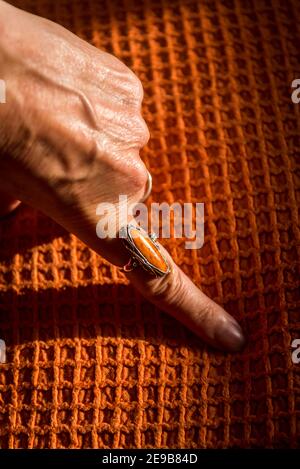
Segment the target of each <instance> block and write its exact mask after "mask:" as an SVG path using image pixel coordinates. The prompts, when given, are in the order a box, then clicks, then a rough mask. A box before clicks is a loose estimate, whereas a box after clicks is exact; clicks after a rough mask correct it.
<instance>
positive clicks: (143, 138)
mask: <svg viewBox="0 0 300 469" xmlns="http://www.w3.org/2000/svg"><path fill="white" fill-rule="evenodd" d="M134 128H135V132H136V134H137V139H138V145H139V147H140V148H142V147H143V146H145V145H147V143H148V141H149V139H150V132H149V129H148V126H147V124H146V122H145V120H144V119H143V117H142V116H141V114H140V115H138V116H137V117H136V119H135V124H134Z"/></svg>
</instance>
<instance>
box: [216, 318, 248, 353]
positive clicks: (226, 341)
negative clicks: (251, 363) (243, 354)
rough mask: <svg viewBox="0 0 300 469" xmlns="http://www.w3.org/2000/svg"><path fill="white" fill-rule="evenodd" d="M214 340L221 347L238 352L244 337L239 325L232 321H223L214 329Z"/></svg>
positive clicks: (242, 346) (241, 347)
mask: <svg viewBox="0 0 300 469" xmlns="http://www.w3.org/2000/svg"><path fill="white" fill-rule="evenodd" d="M215 340H216V342H217V345H218V346H219V347H221V348H222V349H225V350H228V351H230V352H240V351H241V350H242V349H243V348H244V346H245V344H246V339H245V336H244V334H243V331H242V328H241V326H240V325H239V324H238V323H237V322H236V321H235V320H234V321H224V322H223V323H222V324H221V325H220V326H219V327H218V328H217V330H216V334H215Z"/></svg>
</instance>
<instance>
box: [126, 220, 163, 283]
mask: <svg viewBox="0 0 300 469" xmlns="http://www.w3.org/2000/svg"><path fill="white" fill-rule="evenodd" d="M120 238H122V239H123V243H124V245H125V247H126V249H128V251H129V252H130V253H131V257H130V259H129V261H128V262H127V264H125V265H124V267H123V268H122V271H123V272H131V271H132V270H134V269H135V268H136V267H138V266H141V267H143V269H144V270H146V271H147V272H148V273H151V274H152V275H154V276H156V277H163V276H164V275H167V274H168V273H170V271H171V269H170V266H169V264H168V262H167V260H166V258H165V257H164V255H163V254H162V252H161V250H160V247H159V245H158V243H157V242H156V235H155V234H150V235H147V234H145V233H144V232H143V231H142V230H141V229H140V227H139V226H135V225H132V224H129V225H127V226H124V227H122V228H121V230H120Z"/></svg>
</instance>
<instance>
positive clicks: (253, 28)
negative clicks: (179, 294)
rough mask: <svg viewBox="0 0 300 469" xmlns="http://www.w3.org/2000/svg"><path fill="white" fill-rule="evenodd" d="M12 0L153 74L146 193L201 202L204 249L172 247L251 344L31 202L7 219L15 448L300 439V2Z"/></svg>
mask: <svg viewBox="0 0 300 469" xmlns="http://www.w3.org/2000/svg"><path fill="white" fill-rule="evenodd" d="M16 4H18V5H19V6H22V7H24V8H25V9H27V10H30V11H32V12H34V13H36V14H39V15H43V16H46V17H48V18H51V19H53V20H55V21H57V22H59V23H62V24H63V25H64V26H66V27H67V28H69V29H71V30H73V31H74V32H75V33H76V34H78V35H79V36H81V37H82V38H84V39H86V40H88V41H89V42H91V43H92V44H94V45H95V46H96V47H99V48H102V49H105V50H107V51H109V52H112V53H114V54H115V55H116V56H118V57H119V58H120V59H121V60H123V61H124V62H125V63H126V64H127V65H128V66H130V67H131V68H132V69H133V70H134V71H135V72H136V74H137V75H138V76H139V77H140V79H141V80H142V82H143V85H144V89H145V100H144V108H143V109H144V116H145V119H146V121H147V123H148V125H149V127H150V131H151V136H152V139H151V141H150V143H149V144H148V146H147V148H146V149H145V150H144V151H143V155H142V156H143V158H144V160H145V162H146V164H147V166H148V167H149V169H150V171H151V173H152V175H153V179H154V187H153V192H152V196H151V198H150V200H149V201H150V202H153V201H160V202H161V201H167V202H173V201H180V202H194V203H195V202H204V203H205V220H206V223H205V244H204V246H203V247H202V248H201V249H200V250H198V251H197V250H192V251H188V250H186V249H185V248H184V242H183V241H182V240H170V241H166V242H165V243H164V244H165V245H166V246H167V248H168V249H169V250H170V252H171V253H172V254H173V256H174V259H175V260H176V261H177V263H178V264H179V265H180V266H181V267H182V269H183V270H184V271H185V272H186V273H187V274H188V275H189V276H190V277H191V278H192V279H193V280H194V281H195V282H196V284H198V285H199V286H200V287H201V288H202V289H203V290H204V291H205V292H206V293H207V294H208V295H210V296H211V297H212V298H214V299H215V300H216V301H217V302H219V303H221V304H222V305H224V307H225V308H226V309H227V310H228V311H229V312H230V313H231V314H232V315H233V316H234V317H235V318H237V319H238V320H239V321H240V323H241V324H242V326H243V328H244V330H245V332H246V334H247V336H248V338H249V343H248V346H247V348H246V349H245V351H244V352H243V353H240V354H236V355H226V354H223V353H220V352H216V351H214V350H212V349H211V348H208V347H206V346H204V345H203V344H202V343H201V341H200V340H198V339H197V338H196V337H195V336H193V334H192V333H191V332H188V331H187V330H186V329H184V328H183V327H179V325H178V323H177V322H176V321H175V320H173V319H172V318H170V317H168V316H166V315H165V314H163V313H162V312H160V311H159V310H158V309H157V308H155V307H154V306H152V305H151V304H149V303H148V302H147V301H145V300H144V299H142V298H141V297H140V296H139V295H138V294H137V293H136V292H135V291H134V290H133V288H132V287H131V286H129V285H128V283H127V282H126V280H125V277H124V276H123V275H122V274H121V273H119V272H118V270H117V269H116V268H114V267H112V266H110V265H109V264H108V263H106V262H105V261H103V259H101V258H100V257H98V256H97V255H96V254H95V253H94V252H92V251H91V250H89V249H88V248H87V247H85V246H84V245H83V244H82V243H81V242H79V241H78V240H77V239H76V238H75V237H74V236H72V235H70V234H68V233H66V232H65V231H63V230H62V229H61V228H60V227H58V226H57V225H56V224H55V223H54V222H53V221H52V220H50V219H48V218H46V217H45V216H44V215H42V214H40V213H37V212H36V211H34V210H33V209H30V208H27V207H23V208H21V209H20V210H19V211H18V212H17V213H16V214H15V215H13V216H11V217H9V218H8V219H6V220H2V221H1V222H0V230H1V249H0V251H1V252H0V255H1V257H0V338H2V339H4V340H5V341H6V344H7V364H5V365H0V446H1V448H8V447H9V448H47V447H50V448H91V447H93V448H134V447H144V448H150V447H157V448H160V447H167V448H173V447H183V448H188V447H189V448H211V447H221V448H227V447H235V446H239V447H297V446H300V364H298V365H297V364H293V362H292V359H291V353H292V348H291V343H292V340H293V339H296V338H300V313H299V308H300V302H299V291H300V288H299V270H298V271H297V269H298V268H299V223H298V211H297V200H298V202H299V196H300V192H299V188H300V186H299V179H298V180H297V169H298V178H299V157H300V134H299V131H300V104H298V105H297V104H293V103H292V101H291V93H292V88H291V83H292V81H293V79H295V78H300V26H299V24H300V15H299V13H300V11H299V3H298V2H296V0H295V1H285V2H281V1H273V2H271V1H259V0H257V1H255V0H252V1H251V0H248V1H242V0H240V1H238V0H224V1H217V0H205V1H197V0H172V1H168V0H156V1H152V0H148V1H147V0H135V1H126V0H123V1H121V0H118V1H117V0H112V1H110V0H107V1H106V2H103V1H97V0H95V1H93V0H82V1H81V0H74V1H69V0H63V1H58V0H57V1H53V0H27V1H26V0H25V1H23V2H21V1H19V2H18V3H16ZM37 46H38V44H37Z"/></svg>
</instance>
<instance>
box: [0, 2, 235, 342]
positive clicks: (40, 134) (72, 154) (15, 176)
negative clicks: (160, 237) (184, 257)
mask: <svg viewBox="0 0 300 469" xmlns="http://www.w3.org/2000/svg"><path fill="white" fill-rule="evenodd" d="M0 71H1V76H0V78H1V79H4V80H5V81H6V84H7V103H6V104H1V105H0V180H1V188H2V190H3V193H2V194H1V199H0V200H1V202H0V214H3V213H7V212H8V211H10V210H12V209H13V208H15V207H16V205H17V203H18V202H17V200H21V201H24V202H25V203H27V204H29V205H31V206H33V207H36V208H37V209H39V210H41V211H43V212H44V213H45V214H47V215H49V216H50V217H52V218H53V219H54V220H55V221H57V222H58V223H60V224H61V225H62V226H63V227H64V228H66V229H67V230H69V231H70V232H72V233H74V234H75V235H77V236H78V237H79V238H80V239H81V240H82V241H83V242H84V243H86V244H87V245H88V246H89V247H91V248H92V249H94V250H95V251H96V252H98V253H99V254H101V255H102V256H103V257H105V258H106V259H108V260H109V261H110V262H112V263H113V264H115V265H118V266H121V265H124V264H125V263H126V262H127V261H128V253H127V252H126V250H125V249H124V246H123V245H122V243H121V241H120V240H119V239H103V240H101V239H99V238H98V237H97V236H96V224H97V221H98V219H99V217H97V215H96V207H97V205H98V204H99V203H100V202H111V203H113V204H115V206H116V207H117V204H118V198H119V194H127V195H128V197H129V201H130V202H138V201H140V200H141V199H142V198H143V194H144V193H145V188H146V182H147V171H146V168H145V165H144V163H143V162H142V160H141V159H140V156H139V151H140V149H141V148H142V147H143V146H144V145H145V144H146V143H147V141H148V139H149V132H148V129H147V126H146V124H145V122H144V120H143V118H142V116H141V102H142V99H143V89H142V85H141V83H140V81H139V80H138V78H137V77H136V76H135V75H134V74H133V72H132V71H130V70H129V69H128V68H127V67H126V66H125V65H124V64H123V63H122V62H120V61H119V60H118V59H116V58H115V57H113V56H111V55H109V54H107V53H105V52H102V51H99V50H97V49H96V48H94V47H93V46H91V45H89V44H87V43H86V42H84V41H82V40H81V39H79V38H78V37H77V36H75V35H74V34H72V33H70V32H69V31H67V30H65V29H64V28H62V27H61V26H59V25H57V24H55V23H52V22H50V21H48V20H45V19H43V18H39V17H36V16H33V15H30V14H28V13H25V12H23V11H21V10H18V9H16V8H14V7H12V6H10V5H8V4H6V3H4V2H2V1H0ZM117 208H118V207H117ZM164 252H165V255H166V256H167V257H168V260H169V262H170V264H171V266H172V273H171V274H169V275H168V276H166V277H163V278H158V279H156V278H153V277H151V276H149V274H147V273H146V272H145V271H142V269H141V268H138V269H136V270H135V271H133V272H131V273H129V274H127V275H128V278H129V279H130V280H131V282H132V283H133V284H134V285H135V286H136V287H137V288H138V290H139V291H140V292H141V293H142V294H143V295H144V296H146V297H147V298H148V299H149V300H150V301H152V302H153V303H155V304H157V305H158V306H159V307H160V308H162V309H163V310H165V311H166V312H168V313H169V314H172V315H173V316H174V317H176V318H177V319H178V320H180V321H181V322H182V323H184V324H185V325H186V326H187V327H189V328H191V329H192V330H193V331H194V332H195V333H196V334H198V335H199V336H200V337H201V338H203V339H204V340H205V341H207V342H209V343H210V344H213V345H214V346H216V347H218V348H222V349H226V350H230V351H238V350H240V349H241V348H242V347H243V345H244V338H243V335H242V332H241V329H240V327H239V325H238V324H237V323H236V321H235V320H234V319H233V318H232V317H231V316H230V315H229V314H227V313H226V312H225V311H224V310H223V309H222V308H221V307H220V306H219V305H217V304H216V303H214V302H213V301H212V300H210V299H209V298H208V297H207V296H206V295H204V294H203V293H202V292H201V291H200V290H199V289H198V288H197V287H196V286H195V285H193V283H192V282H191V281H190V280H189V279H188V278H187V276H186V275H185V274H184V273H183V272H182V271H181V270H180V269H179V268H178V267H177V266H176V265H175V264H174V262H173V261H172V259H171V258H170V256H169V255H168V253H167V252H166V251H164Z"/></svg>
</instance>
